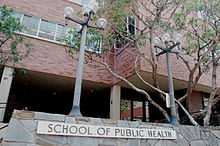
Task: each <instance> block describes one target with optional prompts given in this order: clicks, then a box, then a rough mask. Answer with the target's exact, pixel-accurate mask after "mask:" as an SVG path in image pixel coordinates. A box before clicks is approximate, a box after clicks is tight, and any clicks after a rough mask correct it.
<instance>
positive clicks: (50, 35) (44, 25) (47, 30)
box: [38, 19, 56, 40]
mask: <svg viewBox="0 0 220 146" xmlns="http://www.w3.org/2000/svg"><path fill="white" fill-rule="evenodd" d="M55 31H56V24H54V23H51V22H48V21H47V20H43V19H42V20H41V22H40V30H39V34H38V36H39V37H43V38H47V39H50V40H54V37H55Z"/></svg>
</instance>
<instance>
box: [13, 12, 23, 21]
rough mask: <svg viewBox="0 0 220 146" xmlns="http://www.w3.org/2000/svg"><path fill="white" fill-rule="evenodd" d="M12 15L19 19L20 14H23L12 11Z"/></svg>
mask: <svg viewBox="0 0 220 146" xmlns="http://www.w3.org/2000/svg"><path fill="white" fill-rule="evenodd" d="M12 16H13V17H14V18H16V19H17V20H18V21H21V18H22V16H23V14H21V13H16V12H13V13H12Z"/></svg>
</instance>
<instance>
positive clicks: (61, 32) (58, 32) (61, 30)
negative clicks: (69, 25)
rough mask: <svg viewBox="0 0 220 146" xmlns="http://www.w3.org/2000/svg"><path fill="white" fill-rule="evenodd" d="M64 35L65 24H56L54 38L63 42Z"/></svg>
mask: <svg viewBox="0 0 220 146" xmlns="http://www.w3.org/2000/svg"><path fill="white" fill-rule="evenodd" d="M65 35H66V28H65V26H63V25H60V24H57V29H56V38H55V40H56V41H59V42H63V41H64V37H65Z"/></svg>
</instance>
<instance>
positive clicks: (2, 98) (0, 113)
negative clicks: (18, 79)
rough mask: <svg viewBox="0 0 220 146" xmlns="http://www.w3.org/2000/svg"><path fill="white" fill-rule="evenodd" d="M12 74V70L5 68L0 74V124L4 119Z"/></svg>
mask: <svg viewBox="0 0 220 146" xmlns="http://www.w3.org/2000/svg"><path fill="white" fill-rule="evenodd" d="M13 72H14V69H13V68H10V67H5V68H4V71H3V74H2V78H1V83H0V122H2V121H3V119H4V115H5V109H6V105H7V101H8V96H9V92H10V88H11V83H12V79H13Z"/></svg>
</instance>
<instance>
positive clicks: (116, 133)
mask: <svg viewBox="0 0 220 146" xmlns="http://www.w3.org/2000/svg"><path fill="white" fill-rule="evenodd" d="M37 134H46V135H60V136H83V137H106V138H137V139H176V132H175V131H174V130H172V129H170V128H161V127H160V128H159V127H158V128H154V129H153V128H152V129H151V128H126V127H109V126H93V125H80V124H67V123H61V122H49V121H38V127H37Z"/></svg>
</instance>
